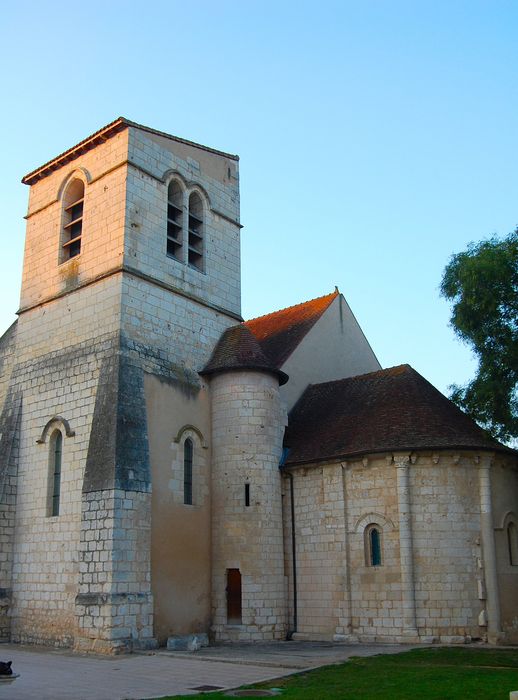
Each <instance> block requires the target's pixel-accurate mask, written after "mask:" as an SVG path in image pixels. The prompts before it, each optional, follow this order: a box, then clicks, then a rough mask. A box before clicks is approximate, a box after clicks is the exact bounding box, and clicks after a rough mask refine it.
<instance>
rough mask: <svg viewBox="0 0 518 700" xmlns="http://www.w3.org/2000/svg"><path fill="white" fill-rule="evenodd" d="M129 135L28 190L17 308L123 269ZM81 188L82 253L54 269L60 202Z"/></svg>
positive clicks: (122, 134)
mask: <svg viewBox="0 0 518 700" xmlns="http://www.w3.org/2000/svg"><path fill="white" fill-rule="evenodd" d="M127 150H128V132H127V131H122V132H120V133H118V134H116V135H115V136H113V137H112V138H109V139H108V140H107V141H106V142H105V143H103V144H101V145H99V146H97V147H96V148H95V149H93V150H91V151H88V152H87V153H85V154H83V155H82V156H81V157H80V158H78V159H76V160H74V161H72V162H71V163H68V164H67V165H64V166H62V167H61V168H58V169H57V170H56V171H54V172H53V173H51V174H49V175H47V176H46V177H44V178H43V179H42V180H40V181H38V182H36V183H35V184H34V185H32V186H31V189H30V197H29V208H28V213H27V233H26V238H25V256H24V266H23V277H22V290H21V297H20V307H21V308H22V309H24V308H27V307H30V306H32V305H34V304H38V303H41V302H42V301H44V300H46V299H48V298H49V297H52V296H54V295H56V294H63V293H66V292H67V291H69V290H71V289H74V288H76V287H78V286H80V285H81V284H84V283H85V282H87V281H89V280H92V279H95V278H96V277H97V276H99V275H102V274H106V273H107V272H109V271H110V270H111V269H113V268H114V267H117V266H119V265H121V264H122V260H123V250H124V220H125V211H126V194H125V192H126V170H127V166H126V160H127ZM74 177H78V178H79V179H81V180H82V181H83V182H84V184H85V199H84V211H83V230H82V238H81V253H80V255H78V256H77V257H74V258H72V259H71V260H68V261H66V262H63V263H62V264H59V255H60V245H61V244H60V237H61V230H62V226H63V217H62V208H63V204H62V197H63V193H64V189H65V186H66V184H67V183H68V182H69V181H70V180H71V179H72V178H74Z"/></svg>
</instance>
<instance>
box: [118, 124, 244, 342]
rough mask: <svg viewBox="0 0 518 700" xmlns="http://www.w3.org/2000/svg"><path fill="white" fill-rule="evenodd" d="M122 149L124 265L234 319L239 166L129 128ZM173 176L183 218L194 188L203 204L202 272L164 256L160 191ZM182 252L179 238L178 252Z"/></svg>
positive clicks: (162, 193)
mask: <svg viewBox="0 0 518 700" xmlns="http://www.w3.org/2000/svg"><path fill="white" fill-rule="evenodd" d="M128 152H129V160H130V163H132V164H133V165H134V166H135V167H130V168H129V169H128V181H127V207H128V208H127V216H126V227H125V229H126V233H125V251H124V262H125V264H126V265H128V266H130V267H136V268H138V270H139V271H140V272H141V273H142V274H144V275H149V276H150V277H152V278H153V279H155V280H158V281H160V282H161V283H162V284H165V285H171V286H173V287H175V288H177V289H179V290H181V291H182V292H184V293H186V294H189V295H194V296H196V297H198V298H201V299H202V300H203V301H205V302H206V303H210V304H212V305H214V306H217V307H219V308H221V309H224V310H226V311H229V312H231V313H233V314H234V315H236V316H239V314H240V313H241V279H240V242H239V240H240V226H239V172H238V162H237V161H236V160H234V159H230V158H227V157H226V156H224V155H220V154H216V153H213V152H210V151H208V150H204V149H203V148H197V147H195V146H189V145H186V144H181V143H179V142H177V141H174V140H171V139H167V138H165V137H161V136H158V135H154V134H150V133H149V132H145V131H141V130H139V129H134V128H130V130H129V151H128ZM173 176H175V177H177V180H178V182H180V183H181V187H182V189H183V209H184V221H185V220H186V214H187V211H188V197H189V194H190V193H191V192H194V191H196V192H198V193H199V194H200V196H201V198H202V201H203V205H204V216H203V218H204V270H203V271H200V270H198V269H195V268H193V267H191V266H189V265H188V264H187V263H186V261H185V259H184V261H183V262H180V261H178V260H175V259H174V258H171V257H168V256H167V255H166V231H167V226H166V223H167V190H168V185H169V182H170V180H171V178H172V177H173ZM185 233H186V230H185ZM186 248H187V240H186V239H185V240H184V253H185V251H186ZM200 332H201V333H203V332H205V331H204V330H201V331H200Z"/></svg>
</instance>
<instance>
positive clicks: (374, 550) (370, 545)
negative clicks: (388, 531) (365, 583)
mask: <svg viewBox="0 0 518 700" xmlns="http://www.w3.org/2000/svg"><path fill="white" fill-rule="evenodd" d="M365 535H366V538H365V539H366V541H365V559H366V562H365V563H366V564H367V566H381V564H382V557H381V528H380V527H379V526H378V525H369V526H368V527H367V529H366V531H365Z"/></svg>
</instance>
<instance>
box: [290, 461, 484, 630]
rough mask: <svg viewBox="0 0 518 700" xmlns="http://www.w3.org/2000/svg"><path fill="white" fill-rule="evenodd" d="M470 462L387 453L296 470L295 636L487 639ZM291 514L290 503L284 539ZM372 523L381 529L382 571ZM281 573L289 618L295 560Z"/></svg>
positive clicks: (474, 470)
mask: <svg viewBox="0 0 518 700" xmlns="http://www.w3.org/2000/svg"><path fill="white" fill-rule="evenodd" d="M478 459H479V458H478V456H477V455H476V454H472V453H464V454H461V455H455V454H452V453H448V452H442V453H440V454H435V455H434V454H430V453H421V454H419V455H412V457H410V455H406V456H405V455H396V454H395V455H391V454H388V455H370V456H368V457H365V458H363V459H357V460H349V461H347V462H344V463H343V464H339V463H336V464H327V465H310V466H308V467H306V468H297V469H293V470H292V474H293V478H294V503H295V538H296V568H297V593H298V596H297V597H298V610H297V612H298V625H297V630H296V631H297V633H298V635H299V637H302V638H304V637H305V638H311V639H332V638H333V637H334V638H335V639H342V640H349V641H352V640H355V639H356V640H360V641H386V642H396V641H405V640H408V641H410V640H413V641H417V640H422V641H428V642H430V641H433V640H437V641H443V642H463V641H464V640H466V639H470V638H481V637H482V638H484V637H485V636H486V634H487V630H486V627H485V623H484V615H482V617H480V613H481V612H482V611H484V610H485V607H486V603H485V593H484V590H485V571H484V562H483V556H482V553H481V520H480V508H481V505H480V493H479V469H478V461H477V460H478ZM288 490H289V485H288V484H286V486H285V492H288ZM290 517H291V516H290V509H289V507H288V504H286V507H285V508H284V520H285V530H286V531H291V523H290ZM369 525H376V526H377V527H378V528H379V529H380V531H381V553H382V554H381V556H382V560H381V565H380V566H372V565H371V561H370V558H369V549H368V538H367V536H366V533H367V532H368V528H369ZM286 544H287V545H288V546H290V549H291V542H290V541H289V539H288V538H286ZM290 553H291V552H290ZM287 573H288V575H289V577H290V587H289V595H290V599H291V601H290V615H293V612H292V611H293V602H292V599H293V576H292V557H291V556H290V557H289V563H288V566H287ZM292 620H293V618H291V620H290V622H292ZM479 622H480V623H481V624H479Z"/></svg>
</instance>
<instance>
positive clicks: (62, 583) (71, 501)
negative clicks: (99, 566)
mask: <svg viewBox="0 0 518 700" xmlns="http://www.w3.org/2000/svg"><path fill="white" fill-rule="evenodd" d="M47 312H48V315H49V316H50V315H51V312H50V310H48V309H47ZM115 343H116V338H114V337H113V335H110V334H106V335H105V336H104V338H103V336H101V337H100V338H98V339H97V342H94V341H92V340H89V341H85V342H83V343H79V344H77V345H72V346H70V347H68V348H67V349H66V350H55V351H54V352H52V353H48V354H46V355H43V356H41V357H40V358H39V359H38V360H33V361H29V362H25V363H23V364H20V365H18V366H17V367H16V369H15V372H14V373H13V380H12V381H13V385H14V386H16V387H17V388H18V389H19V390H20V391H22V392H23V410H22V417H21V431H20V434H21V439H20V449H19V460H18V479H17V485H18V495H17V503H16V533H15V545H14V563H13V585H12V591H13V608H12V621H13V624H12V638H13V641H32V642H41V643H55V644H62V645H70V644H71V643H72V641H73V639H74V636H75V629H76V621H75V610H74V606H75V596H76V593H77V576H78V565H79V561H78V551H79V541H80V531H81V491H82V485H83V475H84V467H85V461H86V455H87V451H88V445H89V440H90V431H91V421H92V414H93V411H94V404H95V396H96V389H97V378H98V375H99V369H100V365H101V362H102V360H103V357H105V356H106V355H107V354H109V353H111V352H113V348H114V344H115ZM61 419H64V421H66V425H67V426H68V429H67V428H66V427H65V423H64V422H63V420H61ZM46 427H47V430H46V431H45V428H46ZM55 429H58V430H60V431H61V432H62V435H63V460H62V473H61V497H60V513H59V515H58V516H52V515H51V509H50V502H51V493H52V489H51V485H52V474H51V471H52V470H51V457H50V442H49V439H50V436H51V434H52V432H53V431H54V430H55Z"/></svg>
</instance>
